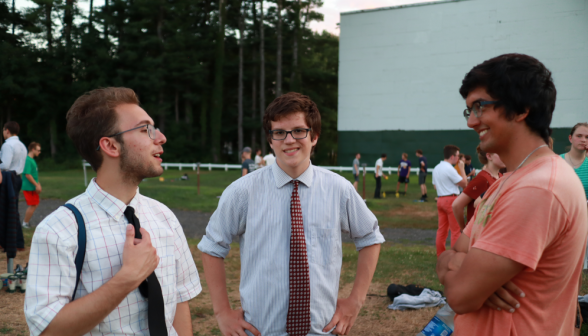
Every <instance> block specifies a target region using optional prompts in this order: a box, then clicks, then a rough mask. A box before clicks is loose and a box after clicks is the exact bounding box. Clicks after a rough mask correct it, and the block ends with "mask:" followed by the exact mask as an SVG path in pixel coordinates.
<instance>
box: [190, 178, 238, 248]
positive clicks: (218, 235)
mask: <svg viewBox="0 0 588 336" xmlns="http://www.w3.org/2000/svg"><path fill="white" fill-rule="evenodd" d="M246 218H247V192H246V191H245V190H243V189H242V188H240V187H238V186H237V185H235V183H233V184H231V185H230V186H229V187H227V189H225V191H224V192H223V194H222V195H221V198H220V201H219V203H218V207H217V208H216V211H215V212H214V213H213V214H212V216H211V217H210V221H209V222H208V225H207V226H206V234H205V235H204V237H202V240H201V241H200V243H199V244H198V249H199V250H200V251H202V252H203V253H206V254H208V255H211V256H213V257H218V258H223V259H224V258H225V257H226V256H227V254H229V251H230V249H231V242H232V240H233V237H237V236H239V235H241V234H243V233H244V232H245V222H246V221H245V219H246Z"/></svg>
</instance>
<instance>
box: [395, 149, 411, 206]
mask: <svg viewBox="0 0 588 336" xmlns="http://www.w3.org/2000/svg"><path fill="white" fill-rule="evenodd" d="M409 176H410V161H408V154H406V153H402V160H400V163H399V164H398V183H396V197H398V196H399V194H398V189H400V183H404V195H406V190H407V189H408V177H409Z"/></svg>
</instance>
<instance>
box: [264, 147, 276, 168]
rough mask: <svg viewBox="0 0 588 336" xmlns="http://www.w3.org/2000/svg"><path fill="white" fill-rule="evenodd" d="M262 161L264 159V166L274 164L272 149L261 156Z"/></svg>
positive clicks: (274, 158)
mask: <svg viewBox="0 0 588 336" xmlns="http://www.w3.org/2000/svg"><path fill="white" fill-rule="evenodd" d="M263 161H265V166H266V167H267V166H271V165H273V164H274V162H276V157H275V156H274V153H272V151H271V150H270V152H269V153H268V154H267V155H266V156H264V157H263Z"/></svg>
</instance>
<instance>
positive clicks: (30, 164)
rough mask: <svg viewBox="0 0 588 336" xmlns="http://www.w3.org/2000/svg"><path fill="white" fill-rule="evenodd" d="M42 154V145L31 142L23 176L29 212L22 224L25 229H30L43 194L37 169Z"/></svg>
mask: <svg viewBox="0 0 588 336" xmlns="http://www.w3.org/2000/svg"><path fill="white" fill-rule="evenodd" d="M39 154H41V145H40V144H39V143H37V142H34V141H33V142H31V143H30V144H29V155H28V156H27V160H26V162H25V167H24V170H23V172H22V173H23V175H24V176H25V178H24V179H23V180H22V190H23V194H24V197H25V200H26V201H27V205H28V206H29V207H28V208H27V212H26V213H25V217H24V221H23V222H22V227H23V228H29V221H30V220H31V217H33V214H34V213H35V210H37V207H38V206H39V194H40V193H41V183H39V170H38V169H37V162H35V158H36V157H37V156H39Z"/></svg>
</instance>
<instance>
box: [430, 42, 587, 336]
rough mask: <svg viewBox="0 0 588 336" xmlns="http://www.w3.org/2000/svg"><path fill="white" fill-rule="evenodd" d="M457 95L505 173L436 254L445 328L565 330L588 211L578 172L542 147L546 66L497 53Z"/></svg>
mask: <svg viewBox="0 0 588 336" xmlns="http://www.w3.org/2000/svg"><path fill="white" fill-rule="evenodd" d="M460 93H461V94H462V96H463V97H464V98H465V99H466V105H467V106H468V108H467V109H466V110H465V111H464V115H465V116H466V118H467V120H468V127H470V128H473V129H474V130H475V131H476V132H477V133H478V134H479V135H480V148H481V149H483V150H484V151H486V152H491V153H497V154H498V155H499V156H500V158H501V159H502V161H503V162H504V164H505V165H506V167H507V170H508V171H509V172H512V173H507V174H505V175H504V176H503V178H502V179H500V180H499V181H498V182H497V183H495V184H493V185H492V186H491V187H490V189H489V190H488V191H487V192H486V194H485V195H484V198H483V200H482V203H481V204H480V206H479V207H478V209H477V210H476V212H475V214H474V218H473V219H472V221H471V222H470V223H469V224H468V226H467V227H466V229H465V231H464V234H462V235H461V237H460V238H459V240H458V241H457V243H456V244H455V246H454V247H453V248H452V249H451V250H448V251H446V252H444V253H443V254H442V255H441V256H439V258H438V262H437V274H438V276H439V280H440V281H441V283H442V284H443V285H444V286H445V294H446V296H447V301H448V303H449V305H450V306H451V307H452V308H453V310H454V311H455V312H456V313H457V314H458V315H457V316H456V318H455V334H454V335H456V336H486V335H497V336H505V335H511V336H516V335H523V336H526V335H546V336H554V335H556V336H557V335H561V336H563V335H566V336H568V335H572V334H573V332H574V324H575V318H576V307H577V295H578V284H579V279H580V276H581V272H582V261H583V252H584V247H585V246H586V237H587V234H588V223H587V216H588V215H587V213H586V196H585V195H584V194H583V190H582V185H581V184H580V181H579V179H578V178H577V176H575V174H574V173H573V171H572V170H571V168H570V167H569V166H568V165H567V164H566V163H565V162H564V161H563V159H561V158H560V157H558V156H557V155H555V154H554V153H553V152H552V151H551V150H550V149H549V147H547V145H546V144H547V143H548V141H549V133H550V132H549V124H550V122H551V117H552V114H553V110H554V107H555V98H556V90H555V86H554V84H553V81H552V79H551V72H550V71H549V70H547V69H546V68H545V66H544V65H543V64H542V63H541V62H539V61H538V60H536V59H534V58H532V57H530V56H526V55H520V54H507V55H502V56H498V57H495V58H493V59H490V60H488V61H485V62H484V63H482V64H480V65H478V66H476V67H474V68H473V69H472V70H471V71H470V72H469V73H468V74H467V75H466V77H465V79H464V80H463V83H462V87H461V89H460ZM515 297H516V299H515Z"/></svg>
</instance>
